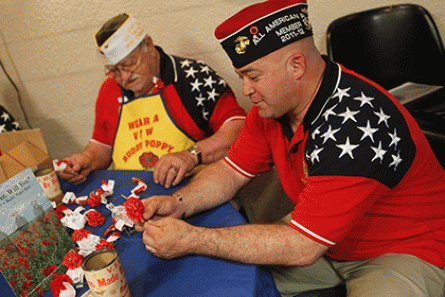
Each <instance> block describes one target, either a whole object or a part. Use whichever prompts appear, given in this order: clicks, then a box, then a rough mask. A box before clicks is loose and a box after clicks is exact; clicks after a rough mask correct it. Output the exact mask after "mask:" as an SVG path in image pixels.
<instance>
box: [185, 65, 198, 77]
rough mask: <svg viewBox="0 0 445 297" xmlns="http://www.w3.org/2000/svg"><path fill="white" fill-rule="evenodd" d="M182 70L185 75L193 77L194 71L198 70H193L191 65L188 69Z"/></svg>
mask: <svg viewBox="0 0 445 297" xmlns="http://www.w3.org/2000/svg"><path fill="white" fill-rule="evenodd" d="M184 72H185V73H187V75H186V76H185V77H189V76H191V77H193V78H195V73H196V72H198V70H195V69H193V67H190V69H189V70H185V71H184Z"/></svg>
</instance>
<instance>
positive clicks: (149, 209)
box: [135, 195, 178, 232]
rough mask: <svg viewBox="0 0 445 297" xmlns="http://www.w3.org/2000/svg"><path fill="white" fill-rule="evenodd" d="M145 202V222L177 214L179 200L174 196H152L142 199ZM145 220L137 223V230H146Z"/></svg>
mask: <svg viewBox="0 0 445 297" xmlns="http://www.w3.org/2000/svg"><path fill="white" fill-rule="evenodd" d="M142 203H144V213H143V216H144V222H146V221H157V220H159V219H161V218H163V217H168V216H176V217H177V215H176V210H177V207H178V201H177V200H176V198H175V197H173V196H164V195H163V196H151V197H148V198H146V199H143V200H142ZM144 222H142V223H140V222H138V223H136V224H135V229H136V231H139V232H143V231H144Z"/></svg>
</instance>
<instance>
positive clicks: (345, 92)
mask: <svg viewBox="0 0 445 297" xmlns="http://www.w3.org/2000/svg"><path fill="white" fill-rule="evenodd" d="M350 89H351V87H349V88H347V89H340V88H337V92H336V93H335V94H334V97H333V98H335V97H338V102H341V101H342V100H343V97H349V94H348V91H349V90H350Z"/></svg>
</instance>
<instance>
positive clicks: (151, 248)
mask: <svg viewBox="0 0 445 297" xmlns="http://www.w3.org/2000/svg"><path fill="white" fill-rule="evenodd" d="M145 249H146V250H147V251H150V252H152V253H153V252H154V250H155V249H154V248H153V247H151V246H149V245H145Z"/></svg>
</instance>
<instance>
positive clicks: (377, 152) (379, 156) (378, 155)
mask: <svg viewBox="0 0 445 297" xmlns="http://www.w3.org/2000/svg"><path fill="white" fill-rule="evenodd" d="M371 148H372V150H373V151H374V153H375V156H374V158H372V160H371V162H372V161H374V160H375V159H380V163H382V161H383V156H384V155H385V154H386V151H385V150H383V149H382V142H381V141H379V146H378V147H372V146H371Z"/></svg>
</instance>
